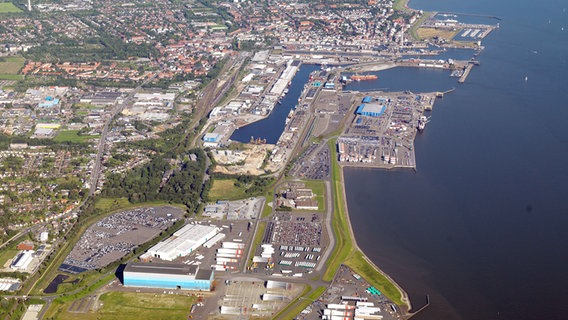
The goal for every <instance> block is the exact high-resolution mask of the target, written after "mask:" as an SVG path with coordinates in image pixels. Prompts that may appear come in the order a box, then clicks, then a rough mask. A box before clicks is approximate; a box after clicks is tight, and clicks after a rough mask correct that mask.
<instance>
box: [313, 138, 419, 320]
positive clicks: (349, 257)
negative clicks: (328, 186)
mask: <svg viewBox="0 0 568 320" xmlns="http://www.w3.org/2000/svg"><path fill="white" fill-rule="evenodd" d="M327 143H328V146H329V148H330V151H331V159H332V163H331V167H332V170H331V172H332V173H331V183H332V195H330V196H333V204H334V207H333V209H334V210H333V221H332V226H333V233H334V237H335V239H336V243H335V247H334V249H333V254H332V256H333V257H332V258H331V259H330V260H328V264H327V271H326V272H325V274H324V275H323V280H326V278H328V279H331V278H333V277H335V273H336V272H337V270H338V268H339V266H340V265H341V264H344V265H346V266H348V267H349V268H351V269H352V270H353V271H354V272H356V273H358V274H359V275H360V276H362V277H363V278H365V279H366V280H367V281H368V282H369V283H371V284H372V285H374V286H375V287H376V288H378V289H379V290H380V291H382V293H383V294H384V295H385V296H387V297H388V298H389V299H390V300H391V301H392V302H393V303H395V304H396V305H397V306H398V307H399V308H401V311H402V314H403V315H404V316H405V317H407V318H409V317H411V316H413V315H414V314H413V313H410V311H411V310H412V304H411V301H410V299H409V296H408V294H407V293H406V291H405V290H404V289H403V288H402V287H401V286H400V285H399V284H398V283H396V281H394V279H392V278H391V277H390V276H389V275H388V274H387V273H385V272H384V271H383V270H381V268H379V267H378V266H377V265H376V264H375V263H374V262H373V261H371V260H370V259H369V258H368V257H367V256H366V255H365V253H364V252H363V251H362V250H361V249H360V248H359V246H358V245H357V242H356V239H355V234H354V231H353V227H352V225H351V221H350V217H349V212H348V208H347V199H346V192H345V183H344V176H343V175H344V173H343V167H342V166H341V165H340V164H339V162H338V161H336V159H337V150H336V148H335V143H336V138H333V139H330V140H329V141H328V142H327ZM340 189H341V190H340ZM342 198H345V199H342Z"/></svg>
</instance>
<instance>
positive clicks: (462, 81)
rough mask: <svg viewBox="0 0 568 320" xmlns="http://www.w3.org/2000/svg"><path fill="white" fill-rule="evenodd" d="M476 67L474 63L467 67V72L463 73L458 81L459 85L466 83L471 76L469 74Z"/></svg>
mask: <svg viewBox="0 0 568 320" xmlns="http://www.w3.org/2000/svg"><path fill="white" fill-rule="evenodd" d="M474 65H475V64H474V63H469V64H468V65H467V67H466V68H465V71H464V72H463V74H462V76H461V77H460V78H459V80H458V82H459V83H464V82H465V79H467V76H469V73H470V72H471V69H472V68H473V66H474Z"/></svg>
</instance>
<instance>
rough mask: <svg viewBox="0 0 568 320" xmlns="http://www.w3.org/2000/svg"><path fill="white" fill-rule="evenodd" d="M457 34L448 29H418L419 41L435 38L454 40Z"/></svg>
mask: <svg viewBox="0 0 568 320" xmlns="http://www.w3.org/2000/svg"><path fill="white" fill-rule="evenodd" d="M456 34H457V31H452V30H448V29H437V28H418V30H416V35H417V36H418V38H419V39H432V38H434V37H438V38H442V39H446V40H452V39H453V38H454V36H455V35H456Z"/></svg>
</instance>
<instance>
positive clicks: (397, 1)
mask: <svg viewBox="0 0 568 320" xmlns="http://www.w3.org/2000/svg"><path fill="white" fill-rule="evenodd" d="M407 4H408V0H394V5H393V9H394V10H396V11H400V10H404V9H405V7H406V5H407Z"/></svg>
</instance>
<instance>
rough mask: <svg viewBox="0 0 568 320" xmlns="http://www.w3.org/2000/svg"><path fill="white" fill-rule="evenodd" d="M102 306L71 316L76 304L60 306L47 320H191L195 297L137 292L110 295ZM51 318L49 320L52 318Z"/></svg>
mask: <svg viewBox="0 0 568 320" xmlns="http://www.w3.org/2000/svg"><path fill="white" fill-rule="evenodd" d="M99 302H100V303H102V306H101V307H100V309H98V310H97V311H96V312H88V313H82V314H77V313H71V312H68V309H69V307H70V306H71V304H72V303H73V302H72V301H70V302H66V303H64V304H60V305H58V306H57V307H56V308H54V309H52V310H50V311H51V312H50V313H48V314H46V317H48V316H49V317H53V318H55V319H61V320H66V319H82V320H91V319H92V320H95V319H101V320H105V319H109V320H110V319H121V320H129V319H147V320H153V319H156V320H157V319H187V318H188V316H189V310H190V309H191V306H192V304H193V303H195V297H188V296H183V295H169V294H155V293H135V292H108V293H105V294H103V295H101V297H100V298H99ZM49 317H48V318H49Z"/></svg>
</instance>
